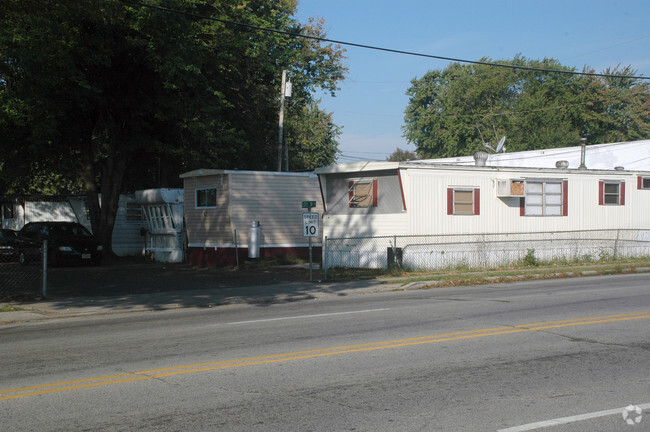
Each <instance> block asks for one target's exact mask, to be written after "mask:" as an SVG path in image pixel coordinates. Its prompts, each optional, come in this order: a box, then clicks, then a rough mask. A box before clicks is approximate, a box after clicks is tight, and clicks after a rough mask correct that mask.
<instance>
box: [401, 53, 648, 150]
mask: <svg viewBox="0 0 650 432" xmlns="http://www.w3.org/2000/svg"><path fill="white" fill-rule="evenodd" d="M482 61H483V62H490V59H487V58H485V59H482ZM498 63H501V64H506V65H510V66H513V68H501V67H494V66H488V65H484V64H471V65H460V64H458V63H452V64H451V65H449V66H448V67H447V68H445V69H444V70H433V71H430V72H428V73H427V74H425V75H424V76H423V77H422V78H420V79H414V80H413V81H412V83H411V87H410V88H409V89H408V91H407V94H408V96H410V100H409V104H408V106H407V108H406V113H405V125H404V127H403V131H404V136H405V137H406V138H407V139H408V140H409V141H410V142H412V143H414V144H415V145H416V147H417V153H418V155H419V156H420V157H424V158H426V157H453V156H461V155H467V154H471V153H473V152H475V151H477V150H483V145H482V144H483V143H491V144H492V146H494V145H495V144H496V142H497V141H498V140H499V139H500V138H501V137H502V136H507V148H508V149H509V150H512V151H516V150H532V149H540V148H554V147H564V146H569V145H575V144H576V143H578V142H579V139H580V137H587V138H588V139H589V140H590V142H607V141H626V140H635V139H642V138H648V137H650V125H649V120H648V118H649V117H650V110H649V106H648V96H649V94H650V93H649V88H648V83H647V82H641V81H639V80H635V79H632V78H629V77H630V76H633V75H634V71H633V70H632V69H631V68H629V67H627V68H622V69H619V68H615V69H611V70H608V71H605V74H611V75H616V77H614V78H603V77H596V76H589V75H582V76H581V75H575V74H568V73H552V72H548V71H547V70H548V69H551V70H556V71H558V72H570V71H572V69H570V68H568V67H565V66H562V65H561V64H560V63H559V62H558V61H557V60H553V59H544V60H541V61H538V60H528V59H526V58H524V57H520V56H517V57H515V58H514V59H513V60H505V61H499V62H498ZM516 66H520V67H526V68H534V70H529V69H517V68H516ZM586 71H587V72H593V71H589V70H586Z"/></svg>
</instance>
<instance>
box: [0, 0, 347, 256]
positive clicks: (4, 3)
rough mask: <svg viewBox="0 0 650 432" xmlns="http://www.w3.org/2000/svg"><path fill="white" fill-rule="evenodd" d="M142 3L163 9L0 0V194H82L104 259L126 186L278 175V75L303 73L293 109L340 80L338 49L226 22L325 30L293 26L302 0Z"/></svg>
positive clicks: (90, 0) (112, 1)
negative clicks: (239, 172)
mask: <svg viewBox="0 0 650 432" xmlns="http://www.w3.org/2000/svg"><path fill="white" fill-rule="evenodd" d="M148 4H149V5H153V6H156V5H160V6H164V7H165V8H169V10H166V11H163V10H159V9H152V8H147V7H142V6H140V5H136V4H133V3H130V2H128V1H118V0H86V1H83V2H78V1H73V0H63V1H49V0H45V1H43V0H0V18H1V20H2V23H3V26H2V28H0V127H2V132H3V138H2V139H3V141H4V145H3V146H2V147H3V148H9V149H10V150H9V151H8V152H6V154H3V156H2V160H1V162H0V186H1V187H3V188H4V192H7V191H11V192H15V193H21V192H25V191H37V190H38V189H41V191H49V190H50V189H56V192H59V193H64V192H73V191H76V190H72V189H77V188H81V189H82V190H83V192H85V193H86V195H87V198H88V204H89V208H90V214H91V221H92V225H93V231H94V232H95V233H96V234H97V235H98V237H99V238H100V239H101V240H102V242H103V243H104V245H105V246H106V249H107V250H109V251H110V250H111V247H110V246H111V233H112V227H113V224H114V220H115V214H116V210H117V204H118V198H119V194H120V193H121V192H123V191H124V190H125V188H128V189H130V190H133V189H135V188H146V187H152V186H166V185H178V181H179V180H178V174H180V173H181V172H183V171H186V170H190V169H194V168H197V167H199V166H209V167H223V168H233V169H237V168H239V169H271V168H272V167H273V162H274V161H275V160H276V159H275V158H276V155H275V152H274V151H273V150H274V149H275V140H274V139H273V137H274V136H277V112H278V107H279V103H278V99H279V78H280V75H281V71H282V69H289V70H291V71H292V73H293V75H294V76H295V77H296V78H295V80H294V89H296V90H297V93H298V94H299V95H301V98H300V99H299V101H297V102H296V106H297V107H296V111H297V112H301V109H300V108H301V106H302V107H308V106H311V104H312V102H313V101H312V100H311V98H310V96H309V94H310V92H311V91H313V90H314V89H317V88H322V89H325V90H329V91H335V90H336V85H337V84H336V83H337V82H338V81H339V80H341V79H342V77H343V74H344V72H345V68H344V67H343V66H342V63H341V60H342V55H343V51H342V50H341V49H340V47H337V46H330V45H328V46H321V44H320V43H319V42H318V41H316V40H313V39H302V38H297V37H294V36H291V35H287V34H281V33H270V32H265V31H262V30H259V29H254V28H250V27H242V26H238V25H234V24H231V23H230V22H239V23H244V24H249V25H252V26H258V27H267V28H272V29H277V30H282V31H288V32H292V33H298V34H309V35H322V34H323V31H322V23H320V24H319V23H317V22H310V23H307V24H305V25H303V24H300V23H298V22H297V21H295V20H294V19H293V18H292V15H293V13H294V12H295V8H296V2H295V1H292V0H273V1H268V0H264V1H263V0H250V1H245V0H220V1H198V2H196V1H190V0H154V1H151V2H148ZM170 10H173V11H170ZM174 11H175V12H174ZM206 17H207V18H211V19H207V18H206ZM296 122H297V120H296ZM328 127H329V126H328ZM327 144H328V145H329V146H330V147H329V148H328V149H325V152H326V153H328V154H329V155H331V156H332V157H333V155H335V154H336V151H337V144H336V141H335V140H330V141H328V143H327ZM18 173H22V176H23V177H25V178H26V179H24V180H17V177H16V176H17V175H18ZM42 177H45V178H47V179H48V180H47V181H40V180H38V178H42ZM54 179H58V180H60V183H57V184H53V182H52V180H54ZM58 180H57V181H58ZM172 183H173V184H172ZM57 186H58V187H57ZM48 188H50V189H48ZM0 192H3V191H0ZM100 194H101V203H100V200H99V198H98V197H99V196H100Z"/></svg>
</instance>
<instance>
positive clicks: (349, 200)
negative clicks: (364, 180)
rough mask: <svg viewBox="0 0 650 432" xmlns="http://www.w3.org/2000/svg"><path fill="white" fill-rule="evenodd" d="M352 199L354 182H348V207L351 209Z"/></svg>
mask: <svg viewBox="0 0 650 432" xmlns="http://www.w3.org/2000/svg"><path fill="white" fill-rule="evenodd" d="M352 199H354V182H353V181H352V180H350V181H349V182H348V207H352Z"/></svg>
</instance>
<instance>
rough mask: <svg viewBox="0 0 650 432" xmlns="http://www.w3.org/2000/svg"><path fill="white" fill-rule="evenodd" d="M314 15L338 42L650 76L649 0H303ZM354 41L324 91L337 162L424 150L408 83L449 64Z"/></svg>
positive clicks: (304, 9) (300, 14) (302, 8)
mask: <svg viewBox="0 0 650 432" xmlns="http://www.w3.org/2000/svg"><path fill="white" fill-rule="evenodd" d="M309 17H321V18H324V19H325V29H326V32H327V38H328V39H333V40H337V41H344V42H351V43H357V44H363V45H372V46H378V47H382V48H389V49H395V50H401V51H409V52H417V53H422V54H428V55H435V56H443V57H451V58H457V59H463V60H479V59H481V58H482V57H489V58H491V59H492V60H493V61H498V60H501V59H512V58H514V57H515V56H516V55H517V54H520V55H522V56H524V57H526V58H528V59H535V60H538V59H539V60H541V59H543V58H555V59H557V60H559V61H560V63H561V64H562V65H564V66H570V67H575V68H576V69H577V70H579V71H581V70H582V68H583V66H585V65H588V66H591V67H592V68H594V69H595V70H596V71H597V72H602V71H603V70H604V69H606V68H607V67H616V66H617V65H619V64H620V65H622V66H627V65H631V66H632V67H633V69H636V70H637V75H642V76H645V77H650V25H648V24H650V1H648V0H613V1H605V0H589V1H583V0H563V1H556V0H544V1H539V0H491V1H469V0H455V1H453V0H446V1H440V0H403V1H401V2H397V1H395V0H390V1H389V0H299V3H298V11H297V14H296V18H297V19H298V21H300V22H303V23H306V22H307V19H308V18H309ZM345 48H346V50H347V52H346V57H347V58H346V59H345V65H346V66H347V67H348V69H349V71H348V75H347V77H346V79H345V81H343V82H342V83H341V85H340V87H341V89H340V90H339V91H338V92H337V94H336V96H335V97H330V96H329V95H325V94H319V95H317V96H318V97H320V98H321V103H320V106H321V108H323V109H324V110H326V111H327V112H331V113H333V118H334V123H336V124H337V125H338V126H340V127H342V135H341V136H340V137H339V150H340V151H341V153H342V155H340V156H339V158H338V162H354V161H362V160H385V159H386V158H387V157H388V156H390V154H391V153H393V152H394V151H395V150H396V149H397V148H401V149H403V150H409V151H412V152H415V146H414V145H413V144H411V143H408V142H407V141H406V139H405V138H403V137H402V135H403V132H402V126H403V124H404V111H405V109H406V107H407V105H408V96H406V91H407V90H408V88H409V87H410V83H411V80H413V79H415V78H421V77H422V76H423V75H424V74H425V73H426V72H428V71H430V70H435V69H444V68H445V67H447V66H448V65H449V62H448V61H444V60H436V59H428V58H422V57H414V56H407V55H401V54H394V53H386V52H379V51H373V50H368V49H363V48H356V47H345ZM593 144H596V143H593Z"/></svg>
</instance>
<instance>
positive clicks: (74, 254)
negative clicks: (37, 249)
mask: <svg viewBox="0 0 650 432" xmlns="http://www.w3.org/2000/svg"><path fill="white" fill-rule="evenodd" d="M18 238H19V239H25V240H30V241H35V242H39V243H42V242H43V240H47V257H48V262H49V263H51V264H52V265H59V264H84V263H88V264H93V265H99V264H100V263H101V260H102V257H103V254H104V248H103V247H102V245H101V244H100V243H99V242H98V241H96V240H95V238H94V237H93V235H92V234H91V233H90V231H88V230H87V229H86V227H84V226H83V225H81V224H79V223H76V222H30V223H28V224H26V225H25V226H24V227H23V228H22V229H21V230H20V231H19V232H18Z"/></svg>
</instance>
